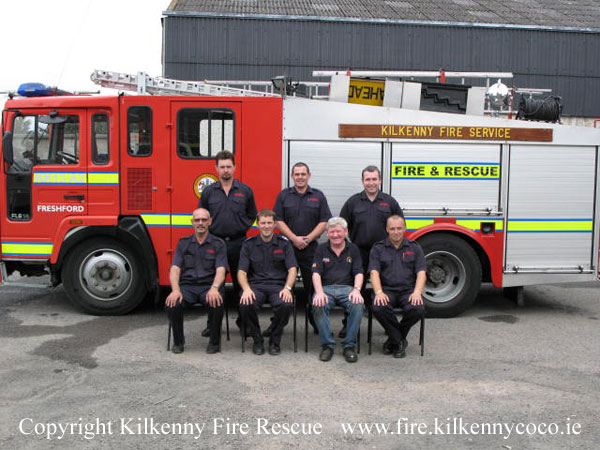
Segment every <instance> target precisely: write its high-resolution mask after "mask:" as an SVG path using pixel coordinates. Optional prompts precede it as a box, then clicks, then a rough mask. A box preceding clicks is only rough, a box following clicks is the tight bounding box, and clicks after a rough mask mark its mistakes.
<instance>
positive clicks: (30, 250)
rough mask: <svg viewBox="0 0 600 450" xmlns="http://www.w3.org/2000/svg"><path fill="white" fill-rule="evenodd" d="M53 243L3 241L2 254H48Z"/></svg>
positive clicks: (50, 252)
mask: <svg viewBox="0 0 600 450" xmlns="http://www.w3.org/2000/svg"><path fill="white" fill-rule="evenodd" d="M53 247H54V245H53V244H52V243H51V242H50V243H45V242H44V243H42V242H3V243H2V254H3V255H4V256H9V255H12V256H17V255H19V256H50V255H51V254H52V249H53Z"/></svg>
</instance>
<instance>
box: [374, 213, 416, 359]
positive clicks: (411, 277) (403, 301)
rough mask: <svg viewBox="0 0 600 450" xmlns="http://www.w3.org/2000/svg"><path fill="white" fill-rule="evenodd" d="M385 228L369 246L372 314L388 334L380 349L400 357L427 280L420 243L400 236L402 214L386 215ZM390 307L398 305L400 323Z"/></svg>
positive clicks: (402, 230) (402, 225) (403, 354)
mask: <svg viewBox="0 0 600 450" xmlns="http://www.w3.org/2000/svg"><path fill="white" fill-rule="evenodd" d="M386 229H387V233H388V237H387V238H386V239H384V240H383V241H380V242H377V243H376V244H375V245H374V246H373V249H372V250H371V257H370V259H369V271H370V273H371V284H372V285H373V294H374V301H373V315H374V316H375V318H376V319H377V320H378V321H379V323H380V324H381V325H382V326H383V328H384V329H385V331H386V333H387V335H388V336H389V337H388V340H387V341H386V342H385V343H384V344H383V353H384V354H386V355H389V354H393V355H394V358H404V356H405V355H406V346H407V341H406V336H407V335H408V332H409V331H410V328H411V327H412V326H413V325H414V324H415V323H417V322H418V321H419V320H421V318H422V317H423V315H424V314H425V306H424V305H423V297H422V293H423V289H424V288H425V282H426V281H427V272H426V270H427V266H426V265H425V256H424V255H423V250H422V249H421V246H420V245H419V244H418V243H417V242H415V241H411V240H410V239H408V238H405V237H404V233H405V231H406V223H405V221H404V218H403V217H400V216H397V215H393V216H391V217H390V218H388V220H387V227H386ZM394 308H402V321H401V322H400V323H398V319H396V315H395V314H394Z"/></svg>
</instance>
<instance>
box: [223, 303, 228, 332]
mask: <svg viewBox="0 0 600 450" xmlns="http://www.w3.org/2000/svg"><path fill="white" fill-rule="evenodd" d="M223 307H224V308H225V329H226V330H227V340H228V341H229V308H227V305H226V304H225V303H223Z"/></svg>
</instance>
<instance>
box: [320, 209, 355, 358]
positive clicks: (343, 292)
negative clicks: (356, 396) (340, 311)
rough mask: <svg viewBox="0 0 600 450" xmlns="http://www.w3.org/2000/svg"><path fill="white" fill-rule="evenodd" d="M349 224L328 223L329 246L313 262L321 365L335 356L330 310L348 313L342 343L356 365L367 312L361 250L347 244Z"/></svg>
mask: <svg viewBox="0 0 600 450" xmlns="http://www.w3.org/2000/svg"><path fill="white" fill-rule="evenodd" d="M347 236H348V224H347V222H346V220H345V219H344V218H342V217H332V218H331V219H329V221H328V222H327V238H328V239H329V242H325V243H323V244H320V245H319V246H318V247H317V250H316V251H315V257H314V262H313V287H314V290H315V296H314V297H313V312H314V315H315V322H316V324H317V328H318V329H319V339H320V341H321V347H322V349H321V353H320V355H319V359H320V360H321V361H329V360H330V359H331V358H332V356H333V349H334V347H335V341H334V340H333V337H332V334H331V326H330V324H329V310H330V309H331V308H332V307H333V306H335V305H341V306H343V307H344V309H345V310H346V312H347V313H348V332H347V333H346V336H345V338H344V341H343V342H342V348H343V349H344V350H343V355H344V358H345V359H346V361H348V362H356V361H357V360H358V355H357V354H356V350H355V347H356V338H357V335H358V330H359V329H360V321H361V319H362V315H363V311H364V309H365V305H364V300H363V297H362V295H361V293H360V288H361V287H362V283H363V273H362V261H361V259H360V250H359V249H358V247H357V246H356V245H354V244H352V243H351V242H348V241H347V240H346V237H347Z"/></svg>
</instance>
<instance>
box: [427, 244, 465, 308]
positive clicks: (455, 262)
mask: <svg viewBox="0 0 600 450" xmlns="http://www.w3.org/2000/svg"><path fill="white" fill-rule="evenodd" d="M425 261H426V263H427V284H426V286H425V292H424V293H423V295H424V297H425V298H426V299H427V300H429V301H431V302H434V303H446V302H449V301H451V300H452V299H454V298H456V297H457V296H458V295H459V293H460V292H461V291H462V289H463V287H464V286H465V282H466V279H467V272H466V270H465V266H464V264H463V263H462V261H461V260H460V259H459V258H458V256H456V255H454V254H453V253H450V252H446V251H435V252H432V253H429V254H428V255H426V257H425Z"/></svg>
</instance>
